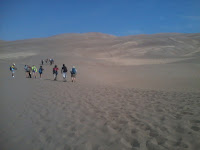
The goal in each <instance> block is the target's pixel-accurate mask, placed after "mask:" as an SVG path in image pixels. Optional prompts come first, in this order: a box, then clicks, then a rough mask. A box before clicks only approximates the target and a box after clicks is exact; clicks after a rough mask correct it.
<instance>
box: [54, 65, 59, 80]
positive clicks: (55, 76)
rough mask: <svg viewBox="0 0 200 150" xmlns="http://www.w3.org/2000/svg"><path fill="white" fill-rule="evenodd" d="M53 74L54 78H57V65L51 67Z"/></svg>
mask: <svg viewBox="0 0 200 150" xmlns="http://www.w3.org/2000/svg"><path fill="white" fill-rule="evenodd" d="M53 75H54V80H57V75H58V67H57V65H55V66H54V68H53Z"/></svg>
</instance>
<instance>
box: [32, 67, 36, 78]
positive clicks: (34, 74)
mask: <svg viewBox="0 0 200 150" xmlns="http://www.w3.org/2000/svg"><path fill="white" fill-rule="evenodd" d="M32 73H33V77H35V78H36V75H37V68H36V67H35V65H33V67H32Z"/></svg>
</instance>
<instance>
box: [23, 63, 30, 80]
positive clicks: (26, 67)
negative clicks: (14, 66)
mask: <svg viewBox="0 0 200 150" xmlns="http://www.w3.org/2000/svg"><path fill="white" fill-rule="evenodd" d="M24 70H25V73H26V78H28V77H29V73H28V65H25V66H24Z"/></svg>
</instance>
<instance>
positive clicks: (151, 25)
mask: <svg viewBox="0 0 200 150" xmlns="http://www.w3.org/2000/svg"><path fill="white" fill-rule="evenodd" d="M87 32H101V33H106V34H111V35H116V36H127V35H137V34H155V33H169V32H176V33H200V0H0V40H7V41H13V40H22V39H31V38H41V37H49V36H53V35H58V34H63V33H87Z"/></svg>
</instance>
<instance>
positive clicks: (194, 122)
mask: <svg viewBox="0 0 200 150" xmlns="http://www.w3.org/2000/svg"><path fill="white" fill-rule="evenodd" d="M199 41H200V38H199V34H178V33H171V34H156V35H140V36H128V37H115V36H112V35H105V34H101V33H87V34H63V35H58V36H53V37H49V38H43V39H31V40H21V41H12V42H5V41H2V42H1V43H0V67H1V70H3V71H1V74H0V149H3V150H10V149H19V150H27V149H29V150H197V149H198V148H199V147H200V142H199V139H200V119H199V115H200V92H199V91H200V76H199V67H200V61H199V60H200V59H199V44H200V43H199ZM32 54H34V55H32ZM47 57H52V58H54V59H55V63H56V64H57V65H58V67H59V68H60V67H61V66H62V64H63V63H65V64H66V65H67V67H68V69H70V68H71V66H72V65H75V66H76V67H77V69H78V75H77V82H76V83H72V82H70V78H69V73H68V81H67V82H63V81H62V77H61V74H60V72H59V75H58V81H53V76H52V66H50V65H48V64H45V65H44V69H45V70H44V75H43V78H42V79H39V78H37V79H28V78H25V73H24V70H23V66H24V65H25V64H28V65H33V64H34V65H36V66H37V67H39V65H40V60H41V59H45V58H47ZM113 60H115V61H113ZM13 62H15V63H16V65H17V67H18V70H17V71H16V74H15V78H14V79H13V78H12V77H11V74H10V71H9V65H10V64H11V63H13Z"/></svg>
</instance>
